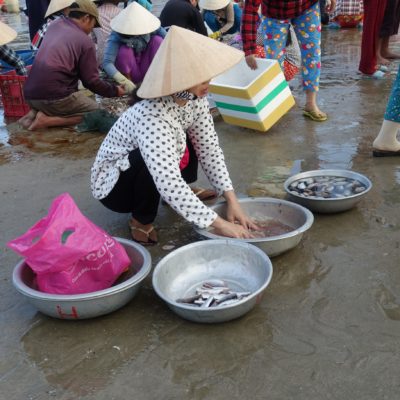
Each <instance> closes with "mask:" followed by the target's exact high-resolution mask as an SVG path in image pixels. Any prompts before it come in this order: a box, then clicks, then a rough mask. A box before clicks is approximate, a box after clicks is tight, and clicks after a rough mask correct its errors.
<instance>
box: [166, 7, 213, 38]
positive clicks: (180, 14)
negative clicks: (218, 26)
mask: <svg viewBox="0 0 400 400" xmlns="http://www.w3.org/2000/svg"><path fill="white" fill-rule="evenodd" d="M160 21H161V26H163V27H164V28H167V27H169V26H171V25H177V26H180V27H181V28H185V29H190V30H191V31H194V32H197V33H200V34H202V35H206V36H207V29H206V27H205V25H204V21H203V17H202V16H201V14H200V11H199V10H198V9H197V8H196V7H194V6H192V4H191V3H190V2H189V0H169V1H168V3H167V4H166V5H165V6H164V8H163V10H162V11H161V14H160Z"/></svg>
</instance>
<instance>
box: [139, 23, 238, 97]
mask: <svg viewBox="0 0 400 400" xmlns="http://www.w3.org/2000/svg"><path fill="white" fill-rule="evenodd" d="M243 57H244V53H243V52H242V51H240V50H237V49H235V48H233V47H230V46H228V45H226V44H223V43H221V42H218V41H216V40H214V39H210V38H209V37H207V36H204V35H200V34H198V33H196V32H193V31H190V30H188V29H184V28H180V27H178V26H175V25H173V26H172V27H171V28H170V29H169V31H168V33H167V36H166V37H165V38H164V40H163V42H162V43H161V46H160V47H159V49H158V50H157V53H156V55H155V56H154V58H153V61H152V62H151V64H150V67H149V69H148V70H147V73H146V75H145V77H144V79H143V82H142V84H141V86H140V88H139V90H138V96H140V97H142V98H144V99H151V98H155V97H162V96H168V95H171V94H174V93H177V92H180V91H182V90H188V89H190V88H192V87H193V86H196V85H199V84H201V83H203V82H207V81H209V80H211V79H212V78H214V77H216V76H217V75H220V74H222V73H223V72H225V71H226V70H228V69H229V68H231V67H233V66H234V65H235V64H237V63H238V62H239V61H240V60H242V59H243Z"/></svg>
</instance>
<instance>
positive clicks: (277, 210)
mask: <svg viewBox="0 0 400 400" xmlns="http://www.w3.org/2000/svg"><path fill="white" fill-rule="evenodd" d="M239 203H240V205H241V207H242V208H243V210H244V211H245V212H246V213H247V215H249V216H250V217H251V218H253V219H254V220H256V221H257V220H258V221H262V220H265V219H266V218H272V219H275V220H278V221H279V222H282V223H284V224H285V225H289V226H291V227H292V228H293V231H291V232H288V233H285V234H283V235H278V236H270V237H265V238H256V239H232V240H237V241H241V242H247V243H251V244H253V245H255V246H257V247H259V248H260V249H261V250H263V251H265V253H267V254H268V256H269V257H275V256H277V255H279V254H282V253H284V252H285V251H288V250H290V249H292V248H293V247H295V246H297V245H298V244H299V242H300V240H301V238H302V237H303V234H304V232H305V231H306V230H308V229H309V228H310V227H311V225H312V224H313V221H314V216H313V215H312V213H311V212H310V211H308V210H307V209H306V208H304V207H302V206H299V205H297V204H294V203H292V202H290V201H286V200H279V199H273V198H269V197H254V198H244V199H239ZM211 208H212V209H213V210H214V211H215V212H216V213H217V214H218V215H220V216H221V217H223V218H225V217H226V203H225V202H223V203H217V204H215V205H214V206H211ZM197 232H198V233H200V234H201V235H203V236H204V237H206V238H208V239H221V238H222V236H219V235H216V234H215V233H212V232H210V231H209V230H207V229H198V230H197Z"/></svg>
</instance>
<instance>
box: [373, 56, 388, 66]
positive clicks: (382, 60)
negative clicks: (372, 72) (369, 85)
mask: <svg viewBox="0 0 400 400" xmlns="http://www.w3.org/2000/svg"><path fill="white" fill-rule="evenodd" d="M376 63H377V64H378V65H390V60H388V59H387V58H386V57H383V56H377V57H376Z"/></svg>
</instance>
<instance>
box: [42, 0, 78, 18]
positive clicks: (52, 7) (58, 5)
mask: <svg viewBox="0 0 400 400" xmlns="http://www.w3.org/2000/svg"><path fill="white" fill-rule="evenodd" d="M73 2H74V0H51V1H50V4H49V6H48V7H47V11H46V15H45V16H44V17H45V18H47V17H48V16H49V15H51V14H54V13H56V12H57V11H61V10H64V8H67V7H69V6H70V5H71V4H72V3H73Z"/></svg>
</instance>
